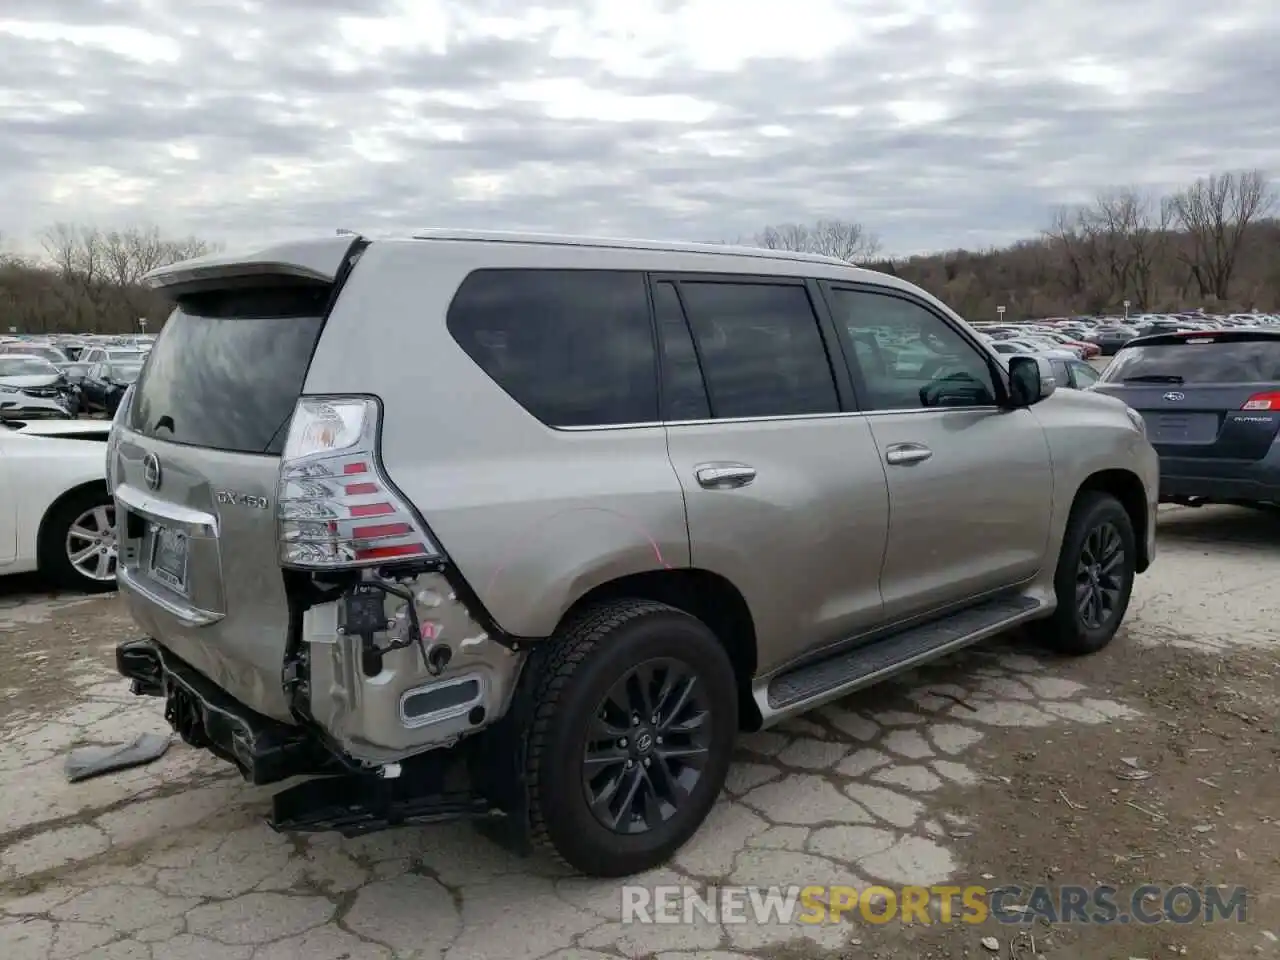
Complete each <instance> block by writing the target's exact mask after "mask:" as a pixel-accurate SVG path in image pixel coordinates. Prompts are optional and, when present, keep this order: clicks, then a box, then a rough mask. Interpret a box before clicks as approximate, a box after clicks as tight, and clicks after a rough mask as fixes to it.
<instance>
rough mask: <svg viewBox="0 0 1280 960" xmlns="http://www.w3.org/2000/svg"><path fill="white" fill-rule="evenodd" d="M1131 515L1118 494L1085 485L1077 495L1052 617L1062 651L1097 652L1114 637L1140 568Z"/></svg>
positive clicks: (1052, 635) (1055, 643)
mask: <svg viewBox="0 0 1280 960" xmlns="http://www.w3.org/2000/svg"><path fill="white" fill-rule="evenodd" d="M1137 561H1138V548H1137V540H1136V538H1135V536H1134V533H1133V521H1132V520H1130V519H1129V514H1128V512H1126V511H1125V509H1124V506H1123V505H1122V504H1121V503H1120V501H1119V500H1117V499H1116V498H1115V497H1113V496H1111V494H1109V493H1103V492H1101V491H1094V490H1091V491H1086V492H1084V493H1081V494H1080V496H1079V497H1078V498H1077V499H1076V502H1075V505H1074V506H1073V507H1072V508H1071V517H1070V519H1069V520H1068V521H1067V530H1066V533H1065V534H1064V536H1063V538H1062V551H1061V553H1060V554H1059V555H1058V570H1057V573H1056V574H1055V576H1054V581H1053V583H1054V591H1055V593H1056V594H1057V598H1058V608H1057V610H1056V611H1054V615H1053V618H1052V619H1051V620H1050V621H1049V622H1048V627H1049V629H1048V635H1049V636H1048V639H1049V642H1050V645H1051V646H1052V647H1053V649H1055V650H1056V651H1057V652H1059V653H1064V654H1068V655H1071V656H1082V655H1085V654H1090V653H1097V652H1098V651H1099V650H1101V649H1102V648H1103V647H1105V646H1107V644H1109V643H1110V642H1111V641H1112V639H1113V638H1114V637H1115V634H1116V631H1117V630H1118V629H1119V627H1120V624H1121V623H1122V622H1123V621H1124V615H1125V612H1126V611H1127V610H1128V608H1129V596H1130V594H1131V593H1132V591H1133V581H1134V577H1135V575H1136V571H1137Z"/></svg>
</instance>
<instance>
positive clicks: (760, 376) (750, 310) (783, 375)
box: [680, 281, 840, 418]
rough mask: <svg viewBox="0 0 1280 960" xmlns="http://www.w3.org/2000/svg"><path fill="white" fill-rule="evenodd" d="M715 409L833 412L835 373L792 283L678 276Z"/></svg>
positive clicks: (809, 308)
mask: <svg viewBox="0 0 1280 960" xmlns="http://www.w3.org/2000/svg"><path fill="white" fill-rule="evenodd" d="M680 296H681V298H682V299H683V300H684V306H685V310H686V311H687V313H688V316H689V325H690V327H691V328H692V330H693V336H694V340H695V342H696V344H697V351H698V357H699V358H700V359H701V361H702V372H703V375H704V376H705V378H706V383H707V391H708V393H709V394H710V400H711V414H712V416H714V417H720V418H723V417H778V416H795V415H802V414H817V413H834V412H836V411H838V410H839V409H840V401H839V397H838V396H837V394H836V385H835V380H834V378H833V377H832V373H831V364H830V361H829V360H828V358H827V351H826V347H825V346H824V344H823V342H822V335H821V333H820V332H819V329H818V318H817V315H816V314H815V313H814V311H813V305H812V304H811V303H810V301H809V294H808V292H807V291H806V290H805V288H804V287H803V286H800V285H799V284H781V283H764V282H761V283H720V282H704V281H682V282H681V283H680Z"/></svg>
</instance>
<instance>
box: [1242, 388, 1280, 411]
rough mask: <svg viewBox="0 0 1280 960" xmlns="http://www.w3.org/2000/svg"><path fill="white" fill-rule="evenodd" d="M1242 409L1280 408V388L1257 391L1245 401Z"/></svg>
mask: <svg viewBox="0 0 1280 960" xmlns="http://www.w3.org/2000/svg"><path fill="white" fill-rule="evenodd" d="M1240 409H1241V410H1280V390H1266V391H1264V392H1262V393H1255V394H1254V395H1253V396H1252V397H1250V398H1249V399H1248V400H1246V401H1245V402H1244V406H1243V407H1241V408H1240Z"/></svg>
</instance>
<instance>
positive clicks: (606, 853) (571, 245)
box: [107, 231, 1158, 876]
mask: <svg viewBox="0 0 1280 960" xmlns="http://www.w3.org/2000/svg"><path fill="white" fill-rule="evenodd" d="M149 282H150V283H151V284H152V286H153V287H155V288H156V289H158V290H159V291H161V292H163V293H164V294H165V295H167V296H168V298H169V299H170V300H171V301H172V303H173V313H172V315H171V316H170V318H169V320H168V322H167V323H166V324H165V326H164V330H163V332H162V333H161V334H160V336H159V339H158V340H157V341H156V344H155V347H154V350H153V352H152V354H151V356H150V359H149V360H148V362H147V364H146V366H145V369H144V370H143V373H142V375H141V377H140V378H139V380H138V381H137V383H136V385H135V386H134V388H133V389H132V391H131V392H130V394H129V396H128V397H127V398H126V400H125V401H124V402H123V403H122V405H121V408H120V410H119V412H118V414H117V417H116V420H115V423H114V426H113V428H112V432H111V436H110V441H109V452H108V464H107V469H108V477H109V483H110V486H111V489H112V491H113V493H114V496H115V499H116V504H117V512H116V517H117V523H118V528H119V529H118V532H119V543H120V566H119V586H120V590H121V592H122V594H123V595H124V597H125V598H126V600H127V602H128V604H129V607H130V609H131V611H132V613H133V616H134V618H135V620H136V622H137V624H138V626H139V627H140V634H139V636H137V637H135V638H130V639H128V640H126V641H125V642H123V643H121V644H120V646H119V648H118V651H117V661H118V666H119V670H120V672H121V673H122V674H123V675H124V676H125V677H128V678H129V679H130V680H132V686H133V690H134V691H135V692H136V693H139V694H144V695H151V696H158V697H163V698H164V702H165V713H166V716H167V717H168V719H169V722H170V723H171V724H172V725H173V727H174V728H175V729H176V730H177V731H178V732H179V733H180V734H181V735H182V736H183V738H185V739H186V741H187V742H188V743H191V744H194V745H196V746H198V747H202V748H205V749H207V750H209V751H212V752H213V753H214V754H216V755H218V756H219V757H222V758H224V759H225V760H227V761H230V762H231V763H234V764H235V765H236V766H237V767H238V768H239V769H240V771H241V772H242V773H243V775H244V776H245V777H246V778H247V779H248V780H250V781H252V782H253V783H257V784H265V783H273V782H279V781H282V780H284V779H286V778H290V777H294V776H298V775H303V776H306V777H308V778H309V779H306V780H304V781H302V782H301V783H300V784H298V785H294V786H290V787H288V788H286V789H282V790H281V791H280V792H279V793H278V794H277V795H276V797H275V801H274V809H273V811H272V823H273V825H274V826H275V827H276V828H277V829H280V830H290V831H295V830H296V831H307V830H337V831H341V832H343V833H346V834H358V833H362V832H367V831H371V830H377V829H382V828H385V827H389V826H394V825H397V824H408V823H423V822H427V821H433V820H441V819H452V818H477V819H481V820H483V821H485V822H486V823H490V824H493V825H497V824H505V826H506V828H507V829H508V833H509V836H510V837H511V838H513V839H516V840H523V841H525V842H526V843H528V845H529V846H530V847H532V846H533V845H534V844H541V845H544V846H546V847H549V848H550V849H552V850H554V851H555V852H556V853H558V854H559V855H560V857H562V858H563V859H564V860H565V861H566V862H567V863H568V864H570V865H571V866H572V867H574V868H576V869H578V870H580V871H583V872H586V873H589V874H594V875H599V876H618V875H626V874H631V873H634V872H638V871H641V870H644V869H647V868H650V867H652V866H654V865H656V864H658V863H660V862H662V861H663V860H665V859H666V858H667V857H668V856H669V855H670V854H671V853H672V852H673V851H675V850H676V849H677V848H678V847H679V846H680V845H681V844H683V843H684V842H685V841H686V840H688V839H689V837H690V836H692V835H693V833H694V832H695V831H696V830H697V829H698V827H699V825H700V824H701V822H702V821H703V819H704V818H705V817H706V815H707V813H708V811H709V810H710V809H711V807H712V804H713V803H714V802H715V800H716V798H717V796H718V794H719V793H720V790H721V787H722V784H723V782H724V778H725V774H726V771H727V768H728V766H729V762H730V754H731V751H732V749H733V744H734V739H735V736H736V735H737V733H738V732H739V731H740V730H743V729H759V728H761V727H767V726H769V725H772V724H774V723H777V722H778V721H780V720H782V719H785V718H787V717H790V716H793V715H795V714H798V713H802V712H804V711H807V710H810V709H812V708H814V707H818V706H820V705H822V704H825V703H828V702H830V701H833V700H836V699H837V698H841V697H845V696H847V695H848V694H850V693H851V692H852V691H856V690H858V689H860V688H863V687H865V686H867V685H870V684H873V683H876V682H877V681H879V680H882V679H884V678H886V677H888V676H891V675H893V674H894V673H896V672H898V671H902V670H905V669H907V668H910V667H912V666H914V665H917V664H919V663H922V662H924V661H926V660H929V659H931V658H934V657H938V656H941V655H943V654H946V653H949V652H951V651H954V650H956V649H958V648H960V647H963V646H965V645H967V644H971V643H975V642H977V641H979V640H982V639H983V638H986V637H989V636H991V635H993V634H996V633H1000V632H1002V631H1006V630H1009V629H1010V628H1013V627H1016V626H1020V625H1024V624H1029V623H1031V622H1033V621H1035V634H1036V635H1038V637H1039V638H1041V640H1042V641H1043V642H1047V643H1049V644H1051V645H1052V646H1053V647H1056V648H1057V649H1058V650H1061V651H1064V652H1067V653H1074V654H1083V653H1090V652H1093V651H1096V650H1099V649H1101V648H1102V647H1103V646H1105V645H1106V644H1107V643H1108V642H1109V641H1110V640H1111V638H1112V637H1113V635H1114V634H1115V632H1116V629H1117V627H1118V626H1119V624H1120V622H1121V619H1122V618H1123V617H1124V615H1125V610H1126V606H1127V604H1128V600H1129V593H1130V589H1131V587H1132V584H1133V580H1134V576H1135V574H1137V573H1141V572H1142V571H1144V570H1146V569H1147V567H1148V566H1149V564H1150V563H1151V562H1152V559H1153V556H1154V551H1155V543H1154V536H1155V514H1154V510H1155V504H1156V502H1157V488H1158V482H1157V459H1156V455H1155V452H1154V451H1153V449H1152V447H1151V445H1150V444H1149V443H1148V442H1147V438H1146V435H1145V432H1144V429H1143V425H1142V420H1141V418H1140V417H1139V416H1138V415H1137V414H1135V413H1133V412H1132V411H1131V410H1129V409H1128V408H1127V407H1126V406H1125V405H1124V404H1123V403H1121V402H1119V401H1117V400H1115V399H1113V398H1110V397H1106V396H1102V395H1098V394H1094V393H1089V392H1084V391H1077V390H1063V391H1058V392H1055V390H1054V383H1053V381H1052V379H1051V378H1050V377H1049V375H1048V371H1047V367H1046V366H1045V364H1044V361H1043V360H1039V359H1036V358H1034V357H1013V358H1011V359H1008V364H1007V368H1006V366H1005V365H1004V364H1003V363H1002V362H1001V358H997V357H996V356H995V355H994V354H992V353H991V352H990V351H989V349H988V348H987V346H986V345H985V344H984V343H983V341H982V339H981V338H979V337H978V336H976V335H975V334H974V332H973V331H972V330H971V329H970V328H969V327H968V326H966V324H965V323H964V322H962V321H961V320H960V319H959V318H958V317H957V316H956V315H955V314H954V313H952V312H951V311H950V310H948V309H947V308H946V307H945V306H943V305H942V304H941V303H939V302H938V301H937V300H935V299H933V298H932V297H930V296H929V295H927V294H926V293H924V292H922V291H921V290H919V289H917V288H915V287H913V286H911V285H910V284H907V283H904V282H902V281H900V280H898V279H896V278H894V277H891V276H888V275H883V274H879V273H872V272H868V271H865V270H859V269H855V268H853V267H851V266H849V265H848V264H845V263H842V262H840V261H836V260H831V259H827V258H824V257H817V256H809V255H804V254H796V253H786V252H780V251H767V250H749V249H739V248H733V247H720V246H698V245H677V244H662V243H646V242H640V241H604V240H594V239H572V238H558V237H544V236H524V235H506V234H481V233H466V232H445V231H437V232H432V233H428V234H423V235H419V236H414V237H408V238H403V239H386V240H384V239H377V240H370V239H368V238H365V237H361V236H351V235H347V236H336V237H326V238H319V239H316V240H314V241H311V242H302V243H297V244H292V245H281V246H274V247H269V248H267V249H263V250H259V251H257V252H253V253H249V254H246V255H243V256H222V255H218V256H213V257H207V258H202V259H199V260H194V261H189V262H185V263H180V264H177V265H175V266H171V267H165V268H163V269H160V270H157V271H156V272H154V273H153V274H151V275H150V277H149Z"/></svg>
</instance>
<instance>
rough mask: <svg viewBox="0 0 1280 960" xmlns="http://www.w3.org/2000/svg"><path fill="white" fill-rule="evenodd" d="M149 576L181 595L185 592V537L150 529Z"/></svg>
mask: <svg viewBox="0 0 1280 960" xmlns="http://www.w3.org/2000/svg"><path fill="white" fill-rule="evenodd" d="M151 576H152V577H153V578H155V579H156V580H159V581H160V582H161V583H163V584H164V585H165V586H167V587H170V588H172V589H174V590H177V591H178V592H179V593H181V594H185V593H186V592H187V535H186V534H185V533H180V532H179V531H177V530H170V529H169V528H168V527H152V533H151Z"/></svg>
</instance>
